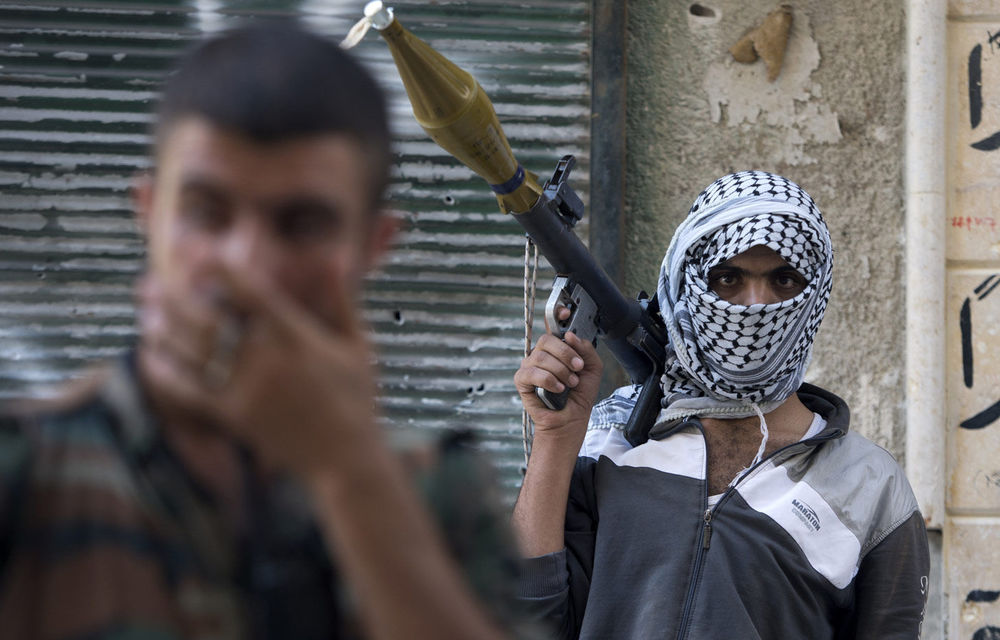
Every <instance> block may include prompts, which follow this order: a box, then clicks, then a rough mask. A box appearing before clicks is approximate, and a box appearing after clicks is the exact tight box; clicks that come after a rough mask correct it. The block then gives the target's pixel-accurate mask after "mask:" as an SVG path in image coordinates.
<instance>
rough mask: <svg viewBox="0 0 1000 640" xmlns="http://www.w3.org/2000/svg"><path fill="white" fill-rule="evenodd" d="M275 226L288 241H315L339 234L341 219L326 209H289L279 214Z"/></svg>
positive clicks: (308, 207)
mask: <svg viewBox="0 0 1000 640" xmlns="http://www.w3.org/2000/svg"><path fill="white" fill-rule="evenodd" d="M275 226H276V228H277V231H278V233H279V234H281V236H282V237H283V238H285V239H287V240H293V241H303V240H315V239H319V238H325V237H329V236H330V235H332V234H335V233H337V232H338V231H339V229H340V219H339V218H338V217H337V216H336V215H335V214H334V213H333V212H331V211H329V210H328V209H326V208H325V207H312V206H306V207H289V208H286V209H284V210H283V211H280V212H279V213H278V215H277V219H276V220H275Z"/></svg>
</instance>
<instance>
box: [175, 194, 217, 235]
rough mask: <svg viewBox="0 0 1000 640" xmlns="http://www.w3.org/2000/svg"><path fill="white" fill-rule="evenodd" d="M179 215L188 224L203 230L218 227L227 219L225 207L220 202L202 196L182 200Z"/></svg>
mask: <svg viewBox="0 0 1000 640" xmlns="http://www.w3.org/2000/svg"><path fill="white" fill-rule="evenodd" d="M180 215H181V217H182V218H183V219H184V221H185V222H187V223H188V224H189V225H190V226H192V227H196V228H198V229H205V230H214V229H220V228H222V227H223V226H225V224H226V220H227V215H226V210H225V207H223V206H222V204H221V203H219V202H216V201H214V200H210V199H204V198H194V199H187V200H184V201H183V202H182V203H181V207H180Z"/></svg>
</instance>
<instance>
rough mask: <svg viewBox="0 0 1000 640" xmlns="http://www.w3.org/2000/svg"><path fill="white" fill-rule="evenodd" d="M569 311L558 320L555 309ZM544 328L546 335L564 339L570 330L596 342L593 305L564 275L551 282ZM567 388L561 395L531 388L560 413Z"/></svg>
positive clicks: (581, 337) (582, 289)
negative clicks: (564, 316)
mask: <svg viewBox="0 0 1000 640" xmlns="http://www.w3.org/2000/svg"><path fill="white" fill-rule="evenodd" d="M563 307H565V308H567V309H569V311H570V315H569V317H568V318H566V319H564V320H560V319H559V310H560V309H562V308H563ZM545 327H546V329H548V331H549V333H551V334H553V335H556V336H559V337H560V338H565V336H566V332H567V331H572V332H573V333H575V334H576V335H577V336H578V337H579V338H580V339H581V340H590V341H591V342H594V343H596V342H597V333H598V330H597V305H596V304H595V303H594V300H593V299H592V298H591V297H590V294H588V293H587V291H586V290H585V289H584V288H583V287H582V286H580V285H579V284H577V283H575V282H573V281H572V280H570V279H569V278H567V277H565V276H556V279H555V280H554V281H553V282H552V293H550V294H549V300H548V302H546V303H545ZM569 392H570V389H569V387H567V388H566V389H564V390H563V391H562V392H561V393H553V392H551V391H548V390H546V389H542V388H541V387H536V388H535V393H536V394H537V395H538V398H539V400H541V401H542V404H544V405H545V406H546V407H548V408H549V409H551V410H553V411H561V410H562V409H563V407H565V406H566V398H568V397H569Z"/></svg>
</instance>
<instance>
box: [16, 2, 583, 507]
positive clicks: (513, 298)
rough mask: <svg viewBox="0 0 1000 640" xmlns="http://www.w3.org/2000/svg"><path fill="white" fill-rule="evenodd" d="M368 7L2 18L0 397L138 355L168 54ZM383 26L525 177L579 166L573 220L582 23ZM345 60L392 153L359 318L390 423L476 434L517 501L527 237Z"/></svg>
mask: <svg viewBox="0 0 1000 640" xmlns="http://www.w3.org/2000/svg"><path fill="white" fill-rule="evenodd" d="M363 4H364V3H363V2H362V1H360V0H358V1H355V2H342V1H335V0H323V1H321V0H301V1H286V2H274V1H273V0H272V1H268V2H248V1H246V0H242V1H239V0H215V1H212V0H189V1H187V2H180V1H178V2H166V1H160V2H157V1H140V0H132V1H125V0H119V1H114V2H111V1H107V2H97V1H84V0H78V1H69V0H67V1H56V0H51V1H49V0H33V1H32V2H25V1H22V2H0V301H2V303H0V397H11V396H15V395H24V394H36V395H37V394H44V393H45V390H44V385H50V384H54V383H58V382H60V381H63V380H65V379H67V378H69V377H72V376H73V375H75V374H76V372H78V371H79V370H80V369H81V367H82V366H83V365H85V364H86V363H87V362H89V361H94V360H100V359H104V358H108V357H113V356H114V355H116V354H118V353H121V352H122V351H124V350H125V349H127V348H128V347H129V345H130V344H132V343H133V342H134V340H135V322H134V307H133V300H132V282H133V280H134V279H135V277H136V275H137V274H138V273H140V272H141V270H142V268H143V261H144V247H143V243H142V240H141V238H140V237H139V235H138V230H137V228H136V226H135V224H134V222H133V221H132V217H131V213H130V205H129V201H128V188H129V185H130V183H131V180H132V177H133V175H135V173H136V172H138V171H142V170H144V169H147V168H149V160H148V144H149V142H150V137H149V135H148V130H149V125H150V122H151V116H150V113H151V111H152V109H153V107H154V106H155V101H156V88H157V86H158V84H159V82H160V81H161V80H162V78H163V77H164V74H165V73H166V70H167V69H168V68H169V65H170V63H171V61H172V59H173V57H174V56H175V55H176V53H177V52H178V51H179V50H180V49H182V48H183V47H184V46H185V45H186V44H188V43H189V42H190V41H191V40H193V39H195V38H197V37H198V36H199V35H200V34H201V33H202V32H204V31H211V30H216V29H220V28H225V27H227V26H230V25H232V24H235V23H236V22H239V21H243V20H247V19H254V18H257V17H261V16H276V15H291V14H297V15H300V16H303V17H304V19H305V20H306V21H308V22H309V23H311V24H312V25H313V26H314V27H315V28H317V29H318V30H320V31H323V32H325V33H328V34H329V35H330V36H331V37H334V38H337V39H339V38H340V37H342V36H343V35H345V34H346V33H347V31H348V29H349V28H350V26H351V25H352V24H353V23H354V22H355V21H356V20H357V18H359V17H360V14H361V8H362V6H363ZM393 6H395V8H396V11H397V15H398V16H399V17H400V18H401V20H402V21H403V22H404V23H405V24H406V26H407V27H408V28H409V29H410V30H412V31H413V32H414V33H416V34H417V35H419V36H420V37H422V38H424V39H425V40H427V41H428V42H429V43H430V44H431V45H432V46H434V47H436V48H437V49H438V50H440V51H441V52H442V53H444V54H445V55H447V56H448V57H449V58H451V59H452V60H453V61H454V62H456V63H457V64H459V65H461V66H463V67H464V68H466V69H468V70H469V71H470V72H472V73H473V74H474V75H475V76H476V77H477V79H478V80H479V82H480V83H481V84H482V86H483V88H484V89H485V90H486V91H487V92H488V93H489V94H490V95H491V97H492V99H493V102H494V105H495V106H496V109H497V112H498V115H499V117H500V119H501V121H502V123H503V124H504V127H505V130H506V132H507V135H508V137H509V138H510V140H511V143H512V146H513V148H514V150H515V152H516V154H517V155H518V157H519V159H520V160H521V162H522V163H523V164H524V165H525V166H526V167H527V168H529V169H530V170H533V171H535V172H537V173H539V174H540V175H542V176H543V177H544V176H545V174H547V173H548V172H550V171H551V170H552V169H553V168H554V166H555V162H556V161H557V160H558V158H559V157H560V156H561V155H563V154H566V153H572V154H575V155H576V156H577V158H578V161H579V162H578V169H577V171H576V173H575V174H574V178H575V179H574V186H575V187H576V189H577V190H578V192H579V193H581V195H583V196H584V199H585V200H586V196H587V183H588V180H587V174H588V170H589V162H588V156H589V146H590V145H589V137H590V132H589V127H590V122H589V121H590V60H589V50H590V23H589V21H590V17H589V3H585V2H570V1H564V0H559V1H548V2H544V1H531V2H523V3H518V4H510V3H501V2H485V1H480V0H464V1H462V0H456V1H454V2H447V3H427V2H399V3H395V4H394V5H393ZM356 52H357V53H358V55H359V56H360V57H361V59H362V60H363V62H364V63H365V64H366V65H368V66H369V68H371V69H372V70H373V71H374V72H375V73H376V75H377V76H378V77H379V79H380V82H381V84H382V85H383V86H384V87H385V88H386V90H387V91H388V92H389V94H390V97H391V112H392V119H393V128H394V133H395V136H396V140H397V143H396V160H397V162H396V167H395V169H394V176H393V184H392V186H391V204H392V207H393V208H394V209H395V210H396V211H397V212H398V213H397V215H398V216H399V217H400V220H401V227H402V229H401V231H402V233H401V235H400V240H399V243H398V246H397V247H396V249H395V250H394V251H393V252H392V254H391V255H390V256H389V257H388V259H387V260H386V261H385V263H384V265H383V266H382V268H381V269H380V271H379V272H378V273H377V274H375V275H374V276H373V277H372V279H371V285H372V287H371V294H370V295H369V298H368V300H367V312H366V313H367V318H368V319H369V321H370V323H371V326H372V331H373V338H374V342H375V345H376V348H377V351H378V365H379V369H380V372H381V374H382V384H381V393H382V397H381V400H382V406H383V411H384V415H385V419H386V422H387V424H389V425H391V426H392V428H393V429H397V430H399V431H401V432H404V434H405V432H419V433H433V432H436V431H438V430H440V429H442V428H446V427H450V426H458V425H468V426H470V427H472V428H473V429H475V430H476V431H478V432H479V433H480V434H481V435H482V440H483V447H484V448H485V449H487V450H489V451H491V452H493V453H494V454H495V459H496V462H497V465H498V466H499V467H500V468H501V470H502V474H503V478H504V482H505V484H506V485H507V486H508V487H509V488H510V489H511V491H513V489H514V487H516V485H517V484H518V483H519V480H520V473H519V468H520V465H521V464H522V456H521V452H520V448H521V443H520V405H519V403H518V402H517V399H516V395H515V393H514V390H513V384H512V382H511V376H512V374H513V372H514V370H515V369H516V367H517V364H518V362H519V361H520V357H521V350H522V347H523V323H522V320H521V317H522V283H523V275H522V274H523V252H524V248H523V234H522V232H521V231H520V228H519V227H518V226H517V225H516V223H514V222H513V220H511V219H509V218H508V217H506V216H505V215H503V214H501V213H499V212H498V211H497V208H496V204H495V200H494V198H493V196H492V194H491V192H490V191H489V189H488V188H487V187H486V185H485V184H484V183H483V181H482V180H480V179H479V178H477V177H476V176H474V175H473V174H472V173H471V172H470V171H469V170H467V169H465V168H464V167H462V166H460V165H459V164H458V163H457V161H455V160H454V159H452V158H451V157H450V156H448V155H447V154H446V153H445V152H444V151H442V150H441V149H439V148H438V147H437V146H436V145H434V144H433V143H432V142H431V141H430V140H428V139H427V138H426V136H425V134H424V133H423V131H422V130H420V128H419V127H418V126H417V124H416V122H415V121H414V120H413V118H412V115H411V112H410V109H409V104H408V102H407V101H406V97H405V93H404V92H403V89H402V85H401V83H400V81H399V79H398V77H397V75H396V71H395V67H394V66H393V64H392V62H391V58H390V56H389V53H388V50H387V49H386V47H385V46H384V43H382V42H381V41H380V40H379V39H378V38H377V36H375V35H374V34H370V35H369V36H368V38H367V39H366V40H365V41H364V42H363V43H362V44H361V45H360V46H359V47H358V48H357V49H356ZM580 232H581V234H582V235H583V236H584V237H586V228H582V229H581V230H580ZM543 264H544V260H543ZM550 278H551V273H548V274H543V276H542V282H541V284H542V289H543V292H542V293H540V296H544V292H545V291H547V286H548V284H547V280H549V279H550ZM538 307H539V309H540V308H541V301H540V303H539V305H538ZM535 330H536V331H540V330H542V329H541V324H540V322H539V323H536V327H535ZM39 385H42V386H39Z"/></svg>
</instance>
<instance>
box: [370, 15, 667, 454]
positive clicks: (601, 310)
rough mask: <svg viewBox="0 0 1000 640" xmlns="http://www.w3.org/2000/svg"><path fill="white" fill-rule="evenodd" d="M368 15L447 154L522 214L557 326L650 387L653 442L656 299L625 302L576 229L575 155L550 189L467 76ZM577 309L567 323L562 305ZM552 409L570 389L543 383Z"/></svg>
mask: <svg viewBox="0 0 1000 640" xmlns="http://www.w3.org/2000/svg"><path fill="white" fill-rule="evenodd" d="M365 16H366V19H367V21H368V22H370V23H371V25H372V26H374V27H375V28H376V29H378V31H379V32H380V33H381V34H382V37H383V38H384V39H385V41H386V42H387V43H388V45H389V50H390V51H391V52H392V58H393V60H394V61H395V63H396V67H397V68H398V69H399V75H400V77H401V78H402V80H403V86H404V87H405V88H406V94H407V96H408V97H409V99H410V103H411V104H412V106H413V115H414V116H415V117H416V120H417V123H418V124H420V126H421V127H423V129H424V131H426V132H427V134H428V135H430V137H431V138H433V139H434V141H435V142H437V143H438V144H439V145H440V146H441V147H442V148H443V149H444V150H445V151H447V152H449V153H450V154H452V155H453V156H455V157H456V158H458V159H459V160H461V161H462V163H464V164H465V165H466V166H467V167H469V168H470V169H472V170H473V171H474V172H476V173H477V174H478V175H479V176H481V177H482V178H484V179H485V180H486V181H487V182H488V183H489V185H490V188H492V189H493V192H494V193H495V194H496V197H497V202H498V203H499V205H500V209H501V211H503V212H505V213H510V214H512V215H513V217H514V219H515V220H517V221H518V222H519V223H520V224H521V226H522V227H524V229H525V231H527V233H528V235H529V236H530V237H531V239H532V241H533V242H534V243H535V244H536V245H538V248H539V250H540V251H541V252H542V254H543V255H544V256H545V257H546V258H547V259H548V261H549V263H550V264H551V265H552V267H553V268H554V269H555V271H556V273H557V274H558V275H557V277H556V279H555V282H554V283H553V287H552V294H551V295H550V297H549V300H548V303H547V304H546V309H545V313H546V323H547V325H548V327H549V330H550V331H552V332H553V333H555V334H557V335H559V336H562V335H565V332H566V331H573V332H574V333H576V334H577V335H578V336H580V337H581V338H583V339H586V340H596V339H597V338H598V337H600V338H601V339H603V340H604V341H605V343H606V344H607V345H608V348H609V349H610V351H611V352H612V353H613V354H614V356H615V358H616V359H617V360H618V361H619V362H620V363H621V365H622V367H624V369H625V371H626V372H627V373H628V374H629V376H630V377H631V378H632V381H633V382H634V383H641V384H642V385H643V387H642V392H641V393H640V395H639V399H638V402H637V404H636V408H635V410H634V411H633V413H632V416H631V418H630V420H629V424H628V426H627V427H626V437H627V438H628V439H629V441H630V442H632V444H633V445H638V444H641V443H642V442H645V440H646V438H647V434H648V432H649V428H650V427H651V426H652V423H653V420H654V419H655V418H656V414H657V413H658V412H659V409H660V399H661V397H662V390H661V386H660V376H661V374H662V372H663V366H664V357H665V345H666V330H665V329H664V327H663V322H662V320H661V318H660V316H659V312H658V307H657V305H656V301H655V299H653V300H651V299H649V298H648V297H646V295H645V294H640V296H639V298H638V299H637V300H631V299H628V298H626V297H625V296H624V295H622V293H621V292H620V291H619V290H618V287H617V286H615V284H614V282H612V281H611V279H610V278H609V277H608V276H607V274H605V273H604V271H603V270H602V269H601V267H600V266H599V265H598V264H597V262H596V261H595V260H594V257H593V256H592V255H591V254H590V252H589V251H588V250H587V248H586V246H584V244H583V243H582V242H581V241H580V239H579V238H578V237H577V236H576V234H575V233H574V232H573V226H574V225H575V224H576V222H577V221H578V220H579V219H580V218H581V217H582V216H583V203H582V202H581V200H580V198H579V196H577V194H576V193H575V192H574V191H573V190H572V189H571V188H570V186H569V184H568V179H569V174H570V171H571V170H572V168H573V165H574V163H575V160H574V158H573V156H565V157H563V158H562V159H561V160H560V161H559V163H558V165H557V166H556V169H555V172H554V173H553V175H552V178H550V179H549V180H548V181H547V182H546V183H545V184H544V185H543V186H539V184H538V181H537V178H536V177H535V175H534V174H532V173H531V172H528V171H525V170H524V168H523V167H522V166H521V165H520V163H518V161H517V160H516V159H515V158H514V153H513V152H512V151H511V148H510V144H509V143H508V142H507V138H506V136H505V135H504V133H503V129H501V127H500V122H499V121H498V119H497V116H496V113H495V111H494V109H493V104H492V103H491V102H490V99H489V97H488V96H487V95H486V93H485V92H484V91H483V89H482V87H480V86H479V83H478V82H476V80H475V78H473V77H472V76H471V75H470V74H469V73H468V72H466V71H464V70H462V69H460V68H459V67H458V66H456V65H455V64H453V63H452V62H451V61H449V60H448V59H447V58H445V57H444V56H442V55H441V54H440V53H438V52H437V51H435V50H434V49H432V48H431V47H430V46H429V45H428V44H427V43H425V42H423V41H422V40H420V39H419V38H417V37H416V36H414V35H413V34H412V33H410V32H409V31H407V30H406V29H405V28H403V26H402V25H400V23H399V21H398V20H396V19H395V17H394V16H393V12H392V9H390V8H388V7H385V6H384V4H383V3H382V2H380V1H376V2H369V3H368V5H367V6H366V7H365ZM561 306H565V307H567V308H569V309H570V311H571V315H570V317H569V318H568V319H566V320H563V321H560V320H559V319H558V318H557V317H556V316H557V310H558V309H559V307H561ZM538 393H539V397H540V398H541V399H542V401H543V402H544V403H545V404H546V406H548V407H549V408H551V409H555V410H560V409H562V408H563V407H564V406H565V404H566V396H567V394H568V393H569V390H567V391H565V392H563V393H562V394H552V393H549V392H548V391H545V390H542V389H539V390H538Z"/></svg>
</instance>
